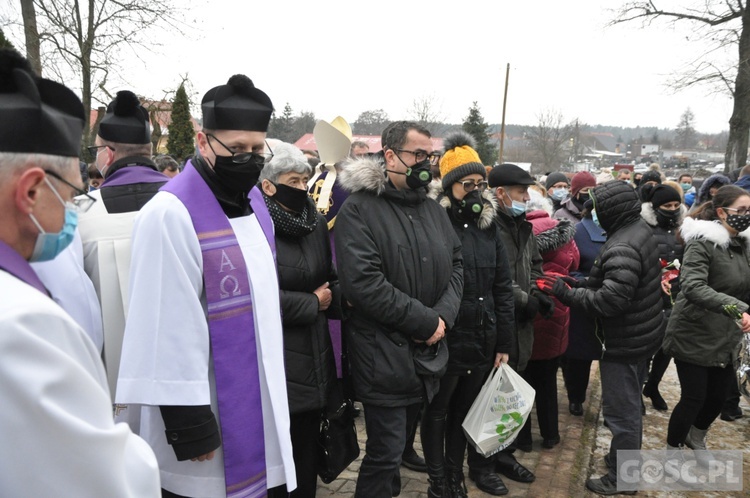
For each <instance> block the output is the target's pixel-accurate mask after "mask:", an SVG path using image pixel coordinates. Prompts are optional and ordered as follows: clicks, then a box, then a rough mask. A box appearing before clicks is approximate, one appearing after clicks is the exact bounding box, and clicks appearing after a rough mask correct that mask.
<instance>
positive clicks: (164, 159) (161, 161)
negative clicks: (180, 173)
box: [154, 154, 180, 171]
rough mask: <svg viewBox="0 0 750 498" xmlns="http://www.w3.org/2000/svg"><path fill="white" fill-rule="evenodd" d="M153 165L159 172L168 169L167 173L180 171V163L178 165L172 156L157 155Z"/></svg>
mask: <svg viewBox="0 0 750 498" xmlns="http://www.w3.org/2000/svg"><path fill="white" fill-rule="evenodd" d="M154 163H155V164H156V167H157V168H159V171H164V170H165V169H168V170H169V171H177V170H179V169H180V163H178V162H177V161H176V160H175V158H173V157H172V156H168V155H166V154H159V155H158V156H156V157H155V158H154Z"/></svg>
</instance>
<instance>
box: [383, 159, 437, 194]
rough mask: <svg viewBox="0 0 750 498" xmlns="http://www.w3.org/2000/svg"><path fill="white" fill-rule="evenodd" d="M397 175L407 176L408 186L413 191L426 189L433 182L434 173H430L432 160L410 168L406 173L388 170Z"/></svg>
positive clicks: (426, 160)
mask: <svg viewBox="0 0 750 498" xmlns="http://www.w3.org/2000/svg"><path fill="white" fill-rule="evenodd" d="M386 171H390V172H391V173H396V174H397V175H405V176H406V186H407V187H409V188H410V189H412V190H417V189H418V188H421V187H426V186H427V185H429V184H430V182H431V181H432V173H431V172H430V160H429V159H425V160H424V161H422V162H420V163H417V164H415V165H414V166H412V167H410V168H406V173H402V172H400V171H394V170H392V169H389V170H386Z"/></svg>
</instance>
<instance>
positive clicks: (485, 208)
mask: <svg viewBox="0 0 750 498" xmlns="http://www.w3.org/2000/svg"><path fill="white" fill-rule="evenodd" d="M427 197H429V198H431V199H435V200H436V201H437V202H438V203H439V204H440V205H441V206H442V207H443V208H445V209H446V210H448V211H450V209H451V200H450V199H449V198H448V196H447V195H446V194H445V192H444V191H443V184H442V183H441V182H440V180H433V182H432V183H430V185H429V187H428V189H427ZM482 201H483V202H482V212H481V213H480V214H479V219H478V220H477V226H478V227H479V229H480V230H487V229H488V228H490V227H491V226H492V223H494V220H495V214H496V213H497V199H495V194H494V193H493V191H492V190H491V189H487V190H485V191H484V192H482Z"/></svg>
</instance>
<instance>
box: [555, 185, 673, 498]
mask: <svg viewBox="0 0 750 498" xmlns="http://www.w3.org/2000/svg"><path fill="white" fill-rule="evenodd" d="M591 199H592V200H593V203H594V211H595V212H596V218H597V220H598V222H599V224H600V225H601V227H602V228H603V229H604V230H606V231H607V242H606V243H605V244H604V246H603V247H602V250H601V253H600V254H599V257H598V258H597V260H596V261H595V262H594V266H593V267H592V268H591V273H590V275H589V278H588V280H587V282H586V284H585V286H582V287H578V288H572V289H571V288H570V287H568V286H567V284H566V283H565V282H563V281H562V280H560V279H558V280H556V281H555V282H554V284H553V286H552V292H553V293H554V294H555V296H557V298H558V299H559V300H560V301H561V302H562V303H564V304H566V305H568V306H571V307H573V306H575V307H579V308H582V309H583V310H585V312H586V313H588V314H590V315H591V316H594V317H596V319H597V330H596V334H597V338H598V339H599V342H600V343H601V352H602V356H601V360H600V362H599V368H600V372H601V380H602V413H603V415H604V418H605V419H606V421H607V425H608V426H609V429H610V431H611V432H612V442H611V444H610V450H609V455H608V457H607V463H608V466H609V472H608V474H606V475H604V476H602V477H601V478H598V479H589V480H587V481H586V487H587V488H588V489H589V490H591V491H593V492H595V493H598V494H603V495H610V494H616V493H617V467H618V462H617V450H639V449H640V448H641V439H642V435H643V430H642V429H643V426H642V418H641V386H642V385H643V381H644V377H645V374H646V368H647V362H648V359H649V358H650V357H651V355H653V354H654V353H655V352H656V350H657V349H658V348H659V346H660V345H661V342H662V338H663V336H664V325H665V323H664V322H665V319H664V313H663V311H662V297H661V284H660V265H659V256H658V254H659V253H658V251H657V247H656V241H655V239H654V237H653V234H652V230H651V228H650V227H649V225H648V224H647V223H646V222H645V221H644V220H643V219H642V218H641V216H640V212H641V202H640V199H639V198H638V193H637V192H636V191H635V190H633V188H632V187H631V186H630V185H628V184H627V183H625V182H621V181H611V182H607V183H605V184H603V185H600V186H599V187H596V188H595V189H594V190H593V191H592V193H591Z"/></svg>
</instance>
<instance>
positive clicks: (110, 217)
mask: <svg viewBox="0 0 750 498" xmlns="http://www.w3.org/2000/svg"><path fill="white" fill-rule="evenodd" d="M94 143H95V145H94V146H92V147H89V151H90V152H91V154H92V155H93V156H94V165H95V166H96V167H97V168H98V169H99V171H101V173H102V175H103V176H104V182H103V183H102V185H101V186H100V188H99V189H98V190H96V191H94V192H91V194H90V195H91V196H92V197H94V198H95V199H97V200H98V202H97V203H96V204H94V206H93V207H92V208H91V209H90V210H89V211H88V212H86V213H85V214H82V215H81V217H80V220H79V231H80V233H81V240H82V242H83V266H84V268H85V270H86V273H87V274H88V275H89V277H90V278H91V281H92V282H93V284H94V288H95V289H96V295H97V297H98V298H99V302H100V303H101V313H102V320H103V324H104V340H103V342H104V351H103V354H102V357H103V359H104V366H105V368H106V370H107V380H108V381H109V389H110V391H111V392H112V395H113V396H114V395H115V392H116V391H115V389H116V386H117V373H118V371H119V369H120V351H121V349H122V334H123V332H124V331H125V319H126V317H127V310H128V300H127V297H128V279H129V272H130V237H131V235H132V233H133V220H134V219H135V215H136V214H137V213H138V210H139V209H141V208H142V207H143V206H144V204H146V202H148V201H149V200H150V199H151V198H152V197H153V196H154V195H155V194H156V192H158V191H159V188H160V187H161V186H162V185H164V184H165V183H167V181H168V180H169V178H167V177H166V176H165V175H163V174H161V173H159V171H158V168H157V167H156V164H155V163H154V162H153V161H152V160H151V124H150V122H149V115H148V111H147V110H146V109H145V108H144V107H143V106H142V105H141V103H140V101H139V100H138V97H136V95H135V94H134V93H133V92H131V91H130V90H121V91H119V92H117V96H116V97H115V99H114V100H113V101H112V102H110V103H109V105H108V106H107V113H106V114H105V115H104V118H102V120H101V122H100V123H99V131H98V132H97V134H96V138H95V142H94Z"/></svg>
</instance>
